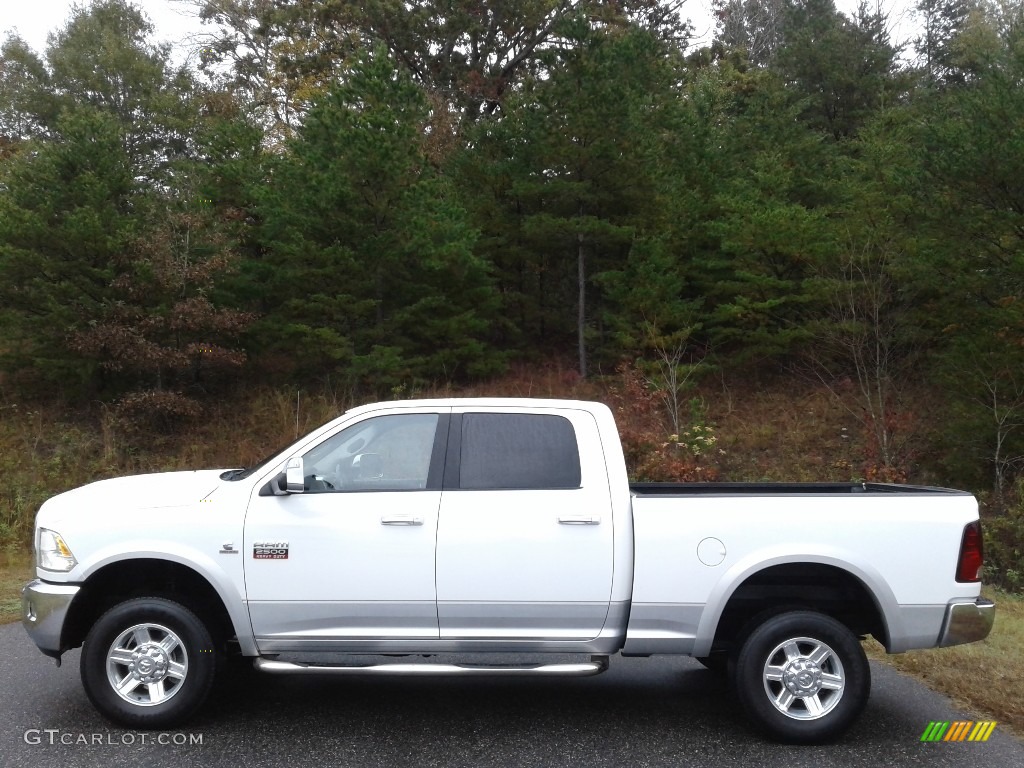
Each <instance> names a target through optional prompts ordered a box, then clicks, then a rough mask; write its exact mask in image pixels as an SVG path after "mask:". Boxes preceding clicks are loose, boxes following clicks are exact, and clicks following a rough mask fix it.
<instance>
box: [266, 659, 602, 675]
mask: <svg viewBox="0 0 1024 768" xmlns="http://www.w3.org/2000/svg"><path fill="white" fill-rule="evenodd" d="M253 666H254V667H256V669H258V670H260V671H261V672H269V673H271V674H276V675H281V674H284V675H294V674H299V675H501V676H503V677H512V676H528V675H541V676H543V675H559V676H564V677H589V676H590V675H599V674H601V673H602V672H604V671H605V670H607V669H608V657H607V656H592V657H591V659H590V661H587V662H581V663H575V664H524V665H522V666H504V665H493V666H492V665H488V664H370V665H366V666H351V667H346V666H343V665H340V664H308V663H305V662H291V661H275V660H273V659H265V658H259V657H258V658H256V659H255V660H254V661H253Z"/></svg>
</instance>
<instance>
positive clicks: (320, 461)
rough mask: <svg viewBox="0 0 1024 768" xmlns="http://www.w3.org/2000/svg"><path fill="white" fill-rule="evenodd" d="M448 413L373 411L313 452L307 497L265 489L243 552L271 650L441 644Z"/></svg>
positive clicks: (253, 603)
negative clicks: (441, 509) (438, 552)
mask: <svg viewBox="0 0 1024 768" xmlns="http://www.w3.org/2000/svg"><path fill="white" fill-rule="evenodd" d="M449 410H450V409H446V408H445V409H437V408H434V409H432V410H427V411H423V410H413V409H408V410H404V411H402V412H399V413H385V414H383V415H376V416H374V415H372V414H371V415H369V416H368V417H367V418H364V419H362V420H360V421H358V422H356V423H355V424H351V425H348V426H345V427H344V428H343V429H341V430H340V431H339V432H337V433H335V434H334V435H332V436H330V437H328V438H326V439H325V440H323V441H322V442H320V443H319V444H318V445H316V446H315V447H313V448H311V449H309V450H308V451H306V453H305V454H304V456H303V463H304V474H305V488H304V492H303V493H301V494H290V495H288V496H274V495H259V494H257V493H254V495H253V497H252V499H251V501H250V504H249V510H248V514H247V516H246V521H245V545H244V549H243V555H244V557H245V582H246V592H247V598H248V606H249V615H250V618H251V620H252V626H253V631H254V633H255V636H256V643H257V645H258V646H259V649H260V652H261V653H275V652H282V651H331V650H338V651H342V650H347V651H363V652H373V651H375V650H378V649H384V650H386V649H392V650H393V644H394V641H396V640H412V641H421V640H437V638H438V625H437V610H436V598H437V593H436V590H435V585H434V563H435V545H436V536H437V519H438V518H437V516H438V506H439V503H440V498H441V477H442V471H443V464H444V449H445V443H446V439H447V432H448V420H449V416H448V412H449ZM263 493H266V490H264V491H263Z"/></svg>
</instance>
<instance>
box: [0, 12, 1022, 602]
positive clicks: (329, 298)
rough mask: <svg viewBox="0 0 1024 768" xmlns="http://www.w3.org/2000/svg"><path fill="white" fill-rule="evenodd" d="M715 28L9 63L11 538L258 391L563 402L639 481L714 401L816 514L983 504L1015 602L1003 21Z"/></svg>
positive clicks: (3, 125) (1013, 291)
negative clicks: (852, 505) (814, 408)
mask: <svg viewBox="0 0 1024 768" xmlns="http://www.w3.org/2000/svg"><path fill="white" fill-rule="evenodd" d="M716 3H717V4H716V6H715V13H716V18H717V27H716V31H715V36H714V40H713V41H712V42H710V43H708V44H704V45H696V44H694V43H693V30H692V28H691V27H690V26H689V24H688V23H687V21H686V6H685V4H684V3H682V2H681V1H680V0H661V2H658V0H615V1H612V0H444V1H442V0H420V1H418V2H413V3H401V2H396V1H395V0H365V1H364V0H360V2H354V1H353V0H290V1H288V2H285V1H284V0H194V1H193V7H194V11H195V12H196V13H198V14H200V15H201V17H202V18H203V19H204V20H205V21H206V22H208V24H207V25H206V27H205V28H206V29H208V33H206V34H204V35H202V36H200V37H201V39H197V40H195V41H193V42H194V44H193V45H192V51H191V55H190V56H189V57H188V58H187V60H186V61H185V62H184V63H180V62H176V61H175V60H174V58H173V57H172V55H171V49H170V47H169V46H168V45H166V44H157V43H155V42H153V40H154V29H153V27H152V25H151V23H150V22H149V21H148V19H147V18H146V17H145V15H144V13H142V11H140V10H139V9H138V8H136V7H135V6H133V5H132V4H131V3H130V2H128V0H94V2H92V3H91V4H90V5H87V6H82V7H79V8H77V9H76V10H75V11H74V12H73V13H72V15H71V17H70V18H69V19H67V20H66V22H65V23H64V24H63V25H61V26H59V27H57V28H55V29H54V31H53V32H52V34H51V35H50V38H49V41H48V44H47V46H46V47H45V50H42V51H37V50H34V49H32V48H31V47H30V46H29V45H28V44H26V43H25V42H24V41H23V40H21V39H20V38H18V37H17V36H11V37H8V38H7V39H6V41H5V42H4V43H3V45H2V48H0V328H2V336H0V411H2V414H3V420H4V424H6V425H7V426H5V427H4V429H5V430H7V431H6V432H4V434H5V435H8V436H10V435H13V434H15V433H14V432H11V430H13V429H15V427H14V426H12V425H14V424H15V423H21V424H23V425H24V424H26V423H31V424H36V427H33V428H32V429H31V430H30V431H33V430H34V432H33V433H34V434H35V437H34V438H30V437H27V436H24V435H23V436H22V437H20V438H18V439H17V440H13V439H11V440H5V441H0V443H2V445H3V451H2V453H3V454H4V456H3V458H2V459H0V469H3V470H4V471H7V472H8V473H9V474H13V475H15V476H19V475H18V472H19V471H21V469H23V466H22V465H23V464H24V454H23V453H22V454H20V455H19V453H18V452H19V451H24V446H25V445H30V446H31V448H32V451H34V452H35V453H34V454H33V455H34V456H35V458H36V459H38V461H36V463H35V464H33V466H34V467H36V469H34V470H33V472H32V477H31V478H30V479H26V480H25V481H24V485H23V486H19V485H18V482H21V481H17V482H14V483H13V484H12V483H8V484H7V485H8V489H7V490H5V491H4V495H3V497H2V498H0V507H6V508H5V509H0V539H3V540H5V541H6V540H8V539H12V540H14V539H18V537H19V536H23V535H24V531H25V530H26V529H25V524H26V519H28V520H29V522H28V525H30V512H29V511H27V510H29V508H30V507H31V504H32V503H34V502H35V501H36V500H38V497H40V496H42V497H43V498H45V493H44V491H46V492H52V491H54V490H60V489H62V488H60V487H57V486H59V482H58V481H56V480H52V478H48V477H44V475H52V474H54V467H55V466H57V467H58V468H60V469H61V476H62V477H63V478H64V479H67V478H68V477H69V476H70V475H69V474H68V473H67V472H66V471H64V470H66V469H67V465H68V464H69V463H73V462H74V461H76V456H75V451H74V450H65V451H64V452H63V453H62V452H61V445H63V444H65V443H66V442H67V440H69V439H70V438H68V435H71V434H80V435H84V434H87V433H89V432H90V431H93V432H96V433H97V434H99V433H100V432H102V434H103V435H104V436H105V437H104V440H105V441H107V442H113V443H117V445H118V446H119V447H118V448H117V449H116V450H117V451H121V452H122V453H124V452H125V451H127V452H128V453H127V454H125V455H128V456H129V458H131V456H138V455H140V452H144V451H145V450H146V446H147V445H154V444H156V443H158V442H159V440H161V439H163V438H162V437H161V436H167V435H175V434H178V435H181V434H189V433H188V430H189V429H193V428H194V425H195V424H197V423H198V422H201V421H202V420H203V419H208V418H212V414H216V413H223V412H224V410H225V409H226V408H227V409H229V408H231V407H232V406H233V405H234V404H238V403H244V402H250V401H251V398H250V400H246V397H247V395H246V393H250V394H251V392H252V388H253V386H254V384H258V385H259V386H260V387H263V388H265V389H264V392H278V393H287V392H292V393H296V394H295V397H298V392H299V390H300V389H301V391H302V392H304V393H306V394H305V396H306V397H310V396H311V394H310V393H318V394H317V395H316V396H321V397H322V396H323V394H324V393H331V396H332V397H334V398H335V400H337V401H344V402H346V403H352V402H357V401H360V402H365V401H368V400H371V399H379V398H391V397H405V396H412V395H414V394H417V393H421V392H458V391H462V389H461V388H466V387H472V386H478V385H480V383H481V382H488V381H497V380H501V377H503V376H509V375H515V372H517V371H519V372H521V371H523V370H524V369H529V368H530V367H531V366H532V367H534V369H539V368H543V367H545V366H546V367H547V368H548V369H550V367H551V366H553V365H554V366H556V367H557V368H558V369H559V370H560V371H561V374H560V375H561V376H562V378H563V379H564V380H565V381H568V382H569V384H570V385H571V386H569V387H568V389H569V390H571V392H572V393H583V394H586V395H593V393H594V392H597V391H598V390H595V389H586V387H587V386H591V387H602V386H603V387H604V388H603V389H601V390H600V392H601V393H603V394H601V395H598V396H601V397H605V396H607V397H606V399H608V398H610V399H612V400H613V401H616V402H617V403H618V407H619V410H620V412H621V413H628V414H632V415H633V416H634V417H635V419H634V420H635V422H636V423H635V424H633V423H632V422H630V420H629V419H626V423H625V424H624V425H623V436H624V439H625V440H626V445H627V450H629V451H630V453H631V469H632V471H633V472H634V474H636V475H638V476H644V477H646V478H648V479H651V478H656V479H696V480H700V479H707V478H708V477H709V471H708V469H707V467H706V466H705V465H707V464H708V461H706V460H705V461H701V460H700V457H701V456H702V455H703V456H706V455H707V453H709V452H711V451H712V450H713V449H712V445H714V444H715V441H716V439H717V438H716V437H714V436H713V435H714V428H713V427H712V426H711V425H710V421H709V418H708V415H707V413H706V411H707V408H706V405H705V404H704V401H703V400H702V399H701V396H700V393H701V391H702V390H701V388H702V387H703V386H707V385H708V382H714V381H726V380H729V381H734V382H736V381H739V382H744V383H746V385H747V387H748V390H749V391H755V392H756V391H757V390H758V388H759V387H764V388H774V390H775V391H783V392H785V391H787V390H794V391H795V390H797V389H800V388H801V387H808V386H813V387H816V388H817V389H818V390H819V391H820V392H822V393H824V395H825V396H826V397H830V398H833V399H834V400H835V401H836V402H837V403H841V404H842V408H843V409H845V412H846V413H848V414H849V415H850V416H851V420H850V421H849V424H850V425H851V426H850V429H851V430H852V431H853V432H856V435H855V439H856V440H857V441H858V442H857V444H858V446H859V449H858V450H859V454H858V458H857V460H856V461H851V462H847V463H846V464H844V465H843V466H841V467H840V468H839V469H838V470H835V471H837V472H839V473H840V474H844V475H845V477H842V478H840V479H846V480H850V479H853V480H859V479H868V480H887V481H900V482H932V483H935V484H942V485H952V486H956V487H964V488H969V489H970V490H972V491H974V492H975V493H977V494H978V495H979V498H980V499H981V500H982V502H983V508H984V511H985V515H986V526H987V534H988V539H987V546H988V547H989V550H988V553H989V557H990V563H994V565H993V568H994V571H993V573H994V574H995V578H996V580H997V581H1000V582H1001V583H1003V584H1004V585H1005V586H1009V587H1017V588H1019V587H1021V586H1022V585H1024V558H1022V555H1021V547H1022V544H1021V541H1022V533H1024V504H1022V501H1021V495H1022V494H1021V491H1020V488H1021V484H1022V483H1024V474H1022V470H1024V5H1022V4H1021V3H1015V2H999V1H998V0H920V2H919V4H918V5H917V6H916V8H915V9H914V13H915V18H916V22H917V23H916V32H915V37H914V39H912V40H894V39H892V37H891V33H890V29H891V27H892V25H891V22H890V19H888V18H887V17H885V16H884V15H883V14H881V13H879V12H878V11H877V10H873V9H872V8H871V7H870V6H869V5H867V4H866V3H862V5H861V6H860V8H859V9H858V10H857V11H856V12H855V13H854V14H853V15H852V16H847V15H844V14H842V13H840V12H839V11H838V10H837V9H836V7H835V5H834V3H833V0H716ZM287 397H289V396H288V395H286V394H281V396H280V402H287ZM235 407H237V408H242V407H243V405H235ZM19 409H20V410H19ZM284 409H285V410H287V406H285V407H284ZM655 413H656V414H657V415H656V416H655V415H654V414H655ZM19 414H20V415H19ZM40 414H46V416H45V418H46V419H47V421H46V425H47V426H45V427H44V426H43V422H42V421H41V420H40V419H43V418H44V417H43V416H40ZM54 414H56V415H54ZM69 414H72V415H69ZM294 416H295V420H296V423H297V420H298V415H297V412H296V413H295V414H294ZM647 417H650V418H647ZM645 419H646V421H645ZM72 422H73V423H74V424H75V425H77V426H69V424H72ZM655 422H657V426H650V424H654V423H655ZM634 427H635V429H634ZM844 429H846V428H845V427H844ZM111 430H112V431H111ZM719 432H721V425H719ZM44 433H45V434H44ZM108 433H109V434H108ZM19 434H21V433H19ZM843 437H844V438H845V437H846V435H843ZM33 440H34V442H33ZM19 441H20V442H19ZM62 441H64V442H62ZM16 446H21V447H16ZM40 446H42V447H40ZM666 446H670V450H669V451H668V452H666V450H665V447H666ZM272 447H274V446H273V445H266V446H264V449H266V450H269V449H270V448H272ZM677 449H678V450H677ZM105 450H106V453H104V456H106V458H107V459H109V458H110V456H109V455H108V454H110V452H111V451H113V450H114V449H111V448H109V446H108V448H107V449H105ZM714 450H721V449H720V448H718V449H714ZM731 450H734V451H735V450H736V448H732V449H731ZM671 451H675V453H672V452H671ZM723 455H724V451H723ZM255 458H258V456H252V457H249V460H252V459H255ZM105 460H106V459H104V461H105ZM54 462H57V464H56V465H55V464H54ZM111 462H112V460H111V461H107V463H103V462H102V461H101V462H100V463H99V464H96V465H89V466H90V467H92V470H95V469H96V467H97V466H99V467H101V469H102V471H110V470H112V469H114V468H115V467H114V463H111ZM128 465H131V462H130V461H129V462H127V464H125V462H121V463H120V464H118V465H117V468H121V469H123V468H124V466H128ZM132 466H136V465H132ZM137 466H142V465H137ZM833 468H834V467H833ZM71 474H73V473H71ZM738 474H741V473H736V472H733V473H732V475H730V474H729V473H728V472H723V471H721V470H720V469H719V470H715V471H714V476H719V477H723V479H732V480H745V479H759V478H757V477H744V476H737V475H738ZM19 477H20V476H19ZM89 479H93V478H89ZM819 479H834V478H825V477H821V478H819ZM83 481H84V480H83ZM55 483H56V485H54V484H55Z"/></svg>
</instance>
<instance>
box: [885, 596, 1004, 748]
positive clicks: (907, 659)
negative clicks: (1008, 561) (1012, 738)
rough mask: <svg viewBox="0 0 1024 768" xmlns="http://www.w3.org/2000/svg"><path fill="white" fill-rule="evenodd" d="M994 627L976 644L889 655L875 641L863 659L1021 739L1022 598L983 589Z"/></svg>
mask: <svg viewBox="0 0 1024 768" xmlns="http://www.w3.org/2000/svg"><path fill="white" fill-rule="evenodd" d="M985 594H986V596H987V597H988V598H989V599H991V600H995V602H996V623H995V625H994V626H993V628H992V633H991V634H990V635H989V636H988V637H987V638H986V639H985V640H983V641H982V642H980V643H970V644H968V645H956V646H953V647H952V648H932V649H929V650H924V651H909V652H908V653H901V654H895V655H892V656H890V655H888V654H886V653H885V650H884V649H883V648H882V646H881V645H879V644H878V643H876V642H875V641H873V640H872V641H869V642H868V643H867V646H866V648H867V651H868V655H869V656H871V657H873V658H876V659H880V660H882V661H885V662H887V663H889V664H891V665H892V666H894V667H896V669H898V670H900V671H902V672H906V673H907V674H910V675H913V676H914V677H916V678H918V679H919V680H921V681H923V682H924V683H925V684H926V685H928V687H930V688H933V689H935V690H937V691H941V692H942V693H944V694H946V695H947V696H949V697H950V698H952V699H954V700H955V701H956V702H957V703H958V704H960V705H961V706H963V707H964V708H965V709H968V710H972V711H974V712H977V713H978V715H979V716H980V717H984V718H987V719H991V720H997V721H998V722H999V727H1000V728H1005V729H1006V730H1008V731H1010V732H1012V733H1014V734H1016V735H1017V736H1018V737H1024V686H1022V685H1021V681H1022V680H1024V599H1022V598H1021V597H1019V596H1015V595H1008V594H1005V593H1003V592H995V591H994V590H988V589H986V590H985Z"/></svg>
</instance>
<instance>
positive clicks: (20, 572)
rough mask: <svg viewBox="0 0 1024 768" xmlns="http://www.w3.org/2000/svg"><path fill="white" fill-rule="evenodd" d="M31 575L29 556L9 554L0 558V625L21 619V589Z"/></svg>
mask: <svg viewBox="0 0 1024 768" xmlns="http://www.w3.org/2000/svg"><path fill="white" fill-rule="evenodd" d="M32 575H33V568H32V557H31V555H27V554H20V553H9V554H6V555H4V556H3V557H2V558H0V624H7V623H8V622H12V621H18V620H20V619H21V588H22V587H23V586H24V585H25V583H26V582H28V581H31V579H32Z"/></svg>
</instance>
